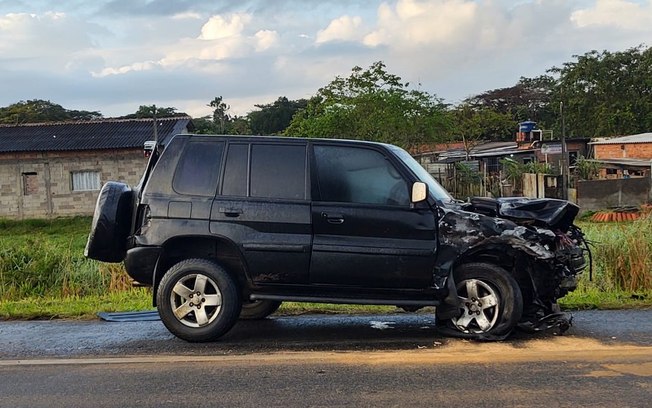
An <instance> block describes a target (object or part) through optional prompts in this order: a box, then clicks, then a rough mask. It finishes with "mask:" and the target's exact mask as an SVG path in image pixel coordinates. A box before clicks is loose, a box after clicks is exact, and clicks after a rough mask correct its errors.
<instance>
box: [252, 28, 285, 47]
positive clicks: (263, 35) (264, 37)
mask: <svg viewBox="0 0 652 408" xmlns="http://www.w3.org/2000/svg"><path fill="white" fill-rule="evenodd" d="M254 37H255V38H256V51H265V50H267V49H269V48H272V47H273V46H275V45H276V44H278V42H279V36H278V33H277V32H276V31H272V30H260V31H258V32H257V33H256V34H255V35H254Z"/></svg>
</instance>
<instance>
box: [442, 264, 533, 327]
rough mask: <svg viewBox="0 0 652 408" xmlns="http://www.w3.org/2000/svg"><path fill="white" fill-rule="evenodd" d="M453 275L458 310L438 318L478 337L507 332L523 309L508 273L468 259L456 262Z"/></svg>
mask: <svg viewBox="0 0 652 408" xmlns="http://www.w3.org/2000/svg"><path fill="white" fill-rule="evenodd" d="M454 278H455V286H456V288H457V295H458V298H459V300H460V302H461V308H460V311H461V312H462V313H461V315H460V316H459V317H454V318H452V319H448V320H445V321H444V322H442V323H444V324H445V325H446V327H447V328H449V329H453V330H455V331H457V332H459V333H460V334H464V335H469V336H470V337H478V338H491V337H497V336H506V335H508V334H509V333H511V331H512V330H513V329H514V327H515V326H516V324H517V323H518V321H519V320H520V318H521V314H522V313H523V296H522V294H521V289H520V288H519V286H518V283H517V282H516V280H515V279H514V277H512V275H510V274H509V273H508V272H507V271H506V270H505V269H503V268H501V267H499V266H496V265H492V264H487V263H469V264H464V265H461V266H459V267H458V268H457V269H456V270H455V273H454Z"/></svg>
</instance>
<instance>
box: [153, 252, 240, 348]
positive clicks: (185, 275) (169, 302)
mask: <svg viewBox="0 0 652 408" xmlns="http://www.w3.org/2000/svg"><path fill="white" fill-rule="evenodd" d="M197 300H198V301H199V303H197ZM156 301H157V305H158V312H159V316H160V317H161V321H163V324H164V325H165V327H167V329H168V330H169V331H170V332H171V333H172V334H174V335H175V336H177V337H179V338H180V339H183V340H186V341H189V342H193V343H199V342H207V341H213V340H216V339H217V338H219V337H220V336H222V335H224V334H225V333H227V332H228V331H229V330H230V329H231V328H232V327H233V325H234V324H235V322H236V321H237V320H238V315H239V314H240V309H241V306H242V305H241V301H240V291H239V289H238V286H237V285H236V283H235V281H234V280H233V278H232V277H231V275H229V274H228V272H226V270H224V268H222V267H221V266H219V265H217V264H216V263H214V262H212V261H209V260H207V259H187V260H185V261H181V262H179V263H178V264H176V265H174V266H173V267H172V268H170V269H169V270H168V271H167V273H166V274H165V275H164V276H163V279H162V280H161V283H160V285H159V287H158V291H157V293H156ZM175 311H176V313H175Z"/></svg>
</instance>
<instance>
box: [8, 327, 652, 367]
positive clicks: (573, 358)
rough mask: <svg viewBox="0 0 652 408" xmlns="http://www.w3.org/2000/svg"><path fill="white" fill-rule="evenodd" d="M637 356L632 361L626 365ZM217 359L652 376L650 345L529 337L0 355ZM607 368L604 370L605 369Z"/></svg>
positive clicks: (113, 360) (111, 360) (120, 360)
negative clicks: (409, 345)
mask: <svg viewBox="0 0 652 408" xmlns="http://www.w3.org/2000/svg"><path fill="white" fill-rule="evenodd" d="M631 361H637V363H636V364H630V362H631ZM193 362H198V363H200V362H219V363H220V364H223V365H238V366H246V365H252V366H261V365H274V364H277V363H279V362H283V363H284V364H316V363H319V364H336V365H354V366H361V365H367V366H381V365H392V366H400V365H406V366H407V365H410V366H419V365H446V364H514V363H528V362H533V363H536V362H559V363H562V364H565V363H573V362H585V363H598V364H601V367H602V368H604V370H594V371H592V372H590V373H587V376H594V377H598V376H607V375H609V376H612V373H614V375H618V374H631V375H637V376H646V377H647V376H651V375H652V347H650V346H635V345H628V344H604V343H601V342H598V341H596V340H592V339H578V338H567V337H556V338H550V339H546V340H532V341H529V342H527V343H526V344H525V345H523V344H521V345H520V346H519V347H514V346H513V345H511V344H509V343H477V342H469V341H464V340H459V341H452V342H450V343H448V344H447V345H445V346H441V345H439V346H434V345H433V346H432V347H430V348H427V349H417V350H392V351H375V352H369V351H365V352H360V351H346V352H324V351H300V352H272V353H264V354H247V355H220V356H215V355H204V356H198V355H167V356H132V357H108V358H73V359H27V360H0V367H1V366H26V365H89V364H131V363H136V364H166V363H193ZM607 373H609V374H607Z"/></svg>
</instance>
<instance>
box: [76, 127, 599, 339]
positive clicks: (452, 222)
mask: <svg viewBox="0 0 652 408" xmlns="http://www.w3.org/2000/svg"><path fill="white" fill-rule="evenodd" d="M578 210H579V209H578V207H577V206H575V205H573V204H571V203H568V202H566V201H561V200H552V199H543V200H530V199H523V198H506V199H498V200H495V199H489V198H474V199H470V200H469V201H467V202H460V201H456V200H454V199H453V198H452V197H451V196H450V195H449V194H448V192H446V190H445V189H443V188H442V187H441V186H440V185H439V184H438V183H437V182H436V181H435V180H434V179H433V178H432V177H431V176H430V175H429V174H428V173H427V172H426V171H425V170H424V169H423V167H421V166H420V165H419V163H418V162H416V161H415V160H414V159H413V158H412V157H411V156H410V155H409V154H408V153H407V152H406V151H404V150H402V149H400V148H398V147H396V146H392V145H388V144H380V143H372V142H361V141H344V140H323V139H298V138H296V139H295V138H280V137H254V136H251V137H241V136H208V135H177V136H175V137H174V138H173V139H172V140H171V141H170V142H169V143H168V144H167V145H166V146H164V147H163V146H157V147H156V148H155V149H154V151H153V152H152V155H151V157H150V159H149V163H148V165H147V169H146V170H145V173H144V175H143V177H142V180H141V182H140V183H139V184H138V185H137V186H135V187H133V188H130V187H129V186H127V185H125V184H123V183H117V182H108V183H106V184H105V185H104V187H103V188H102V190H101V192H100V195H99V198H98V201H97V207H96V209H95V216H94V219H93V225H92V230H91V233H90V235H89V239H88V244H87V247H86V256H88V257H89V258H92V259H97V260H100V261H106V262H121V261H124V264H125V267H126V270H127V272H128V273H129V275H130V276H131V277H132V278H133V279H134V280H136V281H138V282H139V283H141V284H145V285H151V286H152V287H153V289H154V304H155V305H157V307H158V311H159V314H160V316H161V319H162V321H163V323H164V324H165V326H166V327H167V328H168V329H169V330H170V331H171V332H172V333H173V334H175V335H176V336H178V337H180V338H182V339H185V340H188V341H193V342H199V341H210V340H214V339H216V338H218V337H220V336H221V335H223V334H224V333H226V332H227V331H228V330H229V329H230V328H231V327H232V326H233V325H234V324H235V323H236V321H237V320H238V318H248V319H260V318H264V317H266V316H268V315H269V314H271V313H273V312H274V311H275V310H276V309H277V308H278V307H279V305H280V304H281V302H282V301H294V302H297V301H298V302H325V303H355V304H377V305H396V306H399V307H402V308H404V309H406V310H416V309H419V308H421V307H424V306H436V317H437V324H438V326H439V327H440V328H441V330H442V331H444V332H446V333H450V334H457V335H459V336H463V337H471V338H501V337H504V336H506V335H508V334H509V333H510V332H511V331H512V330H513V329H514V328H515V327H516V326H517V325H519V326H521V327H524V328H527V329H530V330H537V329H541V328H547V327H551V326H557V327H561V328H562V329H563V328H564V327H565V326H566V325H567V323H568V322H567V320H566V319H565V317H564V316H563V315H562V314H561V313H559V309H558V307H557V299H558V298H560V297H563V296H564V295H565V294H566V293H567V292H568V291H570V290H573V289H574V288H575V284H576V279H575V278H576V275H577V274H578V272H580V271H581V270H582V269H584V268H585V266H586V262H585V257H584V251H586V250H588V248H587V246H586V243H585V241H584V239H583V235H582V233H581V231H580V230H579V229H578V228H577V227H575V226H574V225H573V220H574V218H575V216H576V215H577V213H578Z"/></svg>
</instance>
